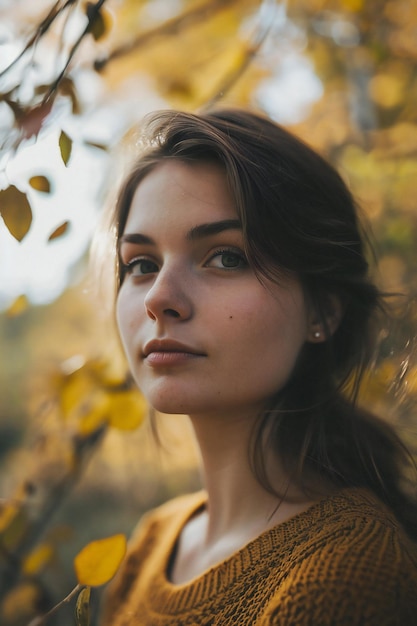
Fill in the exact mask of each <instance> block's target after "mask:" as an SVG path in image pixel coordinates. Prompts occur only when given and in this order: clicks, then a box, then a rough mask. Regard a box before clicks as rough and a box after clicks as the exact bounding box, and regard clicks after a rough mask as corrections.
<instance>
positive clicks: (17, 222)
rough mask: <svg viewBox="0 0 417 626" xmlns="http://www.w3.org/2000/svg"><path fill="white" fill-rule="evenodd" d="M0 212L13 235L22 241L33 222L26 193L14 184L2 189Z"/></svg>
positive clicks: (0, 193)
mask: <svg viewBox="0 0 417 626" xmlns="http://www.w3.org/2000/svg"><path fill="white" fill-rule="evenodd" d="M0 214H1V216H2V218H3V220H4V223H5V224H6V226H7V228H8V229H9V231H10V233H11V234H12V235H13V237H14V238H15V239H17V240H18V241H22V239H23V237H24V236H25V235H26V234H27V233H28V231H29V228H30V225H31V224H32V209H31V208H30V204H29V201H28V199H27V196H26V194H25V193H23V192H22V191H19V189H17V187H15V186H14V185H10V187H8V188H7V189H4V190H3V191H0Z"/></svg>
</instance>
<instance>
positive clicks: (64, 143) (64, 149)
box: [59, 130, 72, 165]
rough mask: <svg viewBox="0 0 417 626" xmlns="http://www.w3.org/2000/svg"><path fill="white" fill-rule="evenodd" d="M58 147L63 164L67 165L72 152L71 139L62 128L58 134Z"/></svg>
mask: <svg viewBox="0 0 417 626" xmlns="http://www.w3.org/2000/svg"><path fill="white" fill-rule="evenodd" d="M59 149H60V151H61V157H62V160H63V161H64V164H65V165H68V161H69V160H70V156H71V152H72V139H71V137H68V135H67V133H66V132H65V131H64V130H63V131H61V134H60V136H59Z"/></svg>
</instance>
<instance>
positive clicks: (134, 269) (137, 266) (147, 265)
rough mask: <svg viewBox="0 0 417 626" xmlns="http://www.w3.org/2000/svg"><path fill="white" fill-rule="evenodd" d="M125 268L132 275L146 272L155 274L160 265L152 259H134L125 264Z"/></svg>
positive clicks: (135, 275)
mask: <svg viewBox="0 0 417 626" xmlns="http://www.w3.org/2000/svg"><path fill="white" fill-rule="evenodd" d="M124 270H125V273H126V274H129V275H130V276H133V277H139V276H144V275H145V274H154V273H155V272H157V271H158V266H157V264H156V263H154V261H151V260H150V259H132V260H131V261H129V263H126V264H125V265H124Z"/></svg>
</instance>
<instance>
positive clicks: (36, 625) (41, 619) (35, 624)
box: [28, 585, 84, 626]
mask: <svg viewBox="0 0 417 626" xmlns="http://www.w3.org/2000/svg"><path fill="white" fill-rule="evenodd" d="M83 587H84V585H76V586H75V587H74V589H73V590H72V591H70V593H69V594H68V595H67V596H65V598H64V599H63V600H61V602H58V604H55V606H53V607H52V609H50V610H49V611H48V613H45V615H40V616H38V617H35V618H34V619H33V620H31V621H30V622H29V624H28V626H43V625H44V624H45V623H46V621H47V620H48V619H49V618H50V617H51V616H52V615H54V614H55V613H56V612H57V611H58V610H59V609H60V608H61V607H62V606H63V605H64V604H68V602H71V600H72V598H73V597H74V596H75V595H77V593H78V592H79V591H81V590H82V589H83Z"/></svg>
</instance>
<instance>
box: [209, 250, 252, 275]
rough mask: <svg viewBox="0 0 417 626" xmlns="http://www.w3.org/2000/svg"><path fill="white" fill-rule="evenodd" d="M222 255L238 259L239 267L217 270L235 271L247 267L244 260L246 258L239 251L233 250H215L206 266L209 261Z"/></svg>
mask: <svg viewBox="0 0 417 626" xmlns="http://www.w3.org/2000/svg"><path fill="white" fill-rule="evenodd" d="M224 254H230V255H231V256H234V257H237V258H238V259H239V262H240V263H241V265H240V266H238V267H230V268H226V267H224V268H218V269H225V270H227V269H229V270H237V269H241V268H242V267H247V266H248V261H247V259H246V256H245V255H244V254H243V252H241V251H240V250H236V249H235V248H219V249H218V250H216V251H215V252H214V253H213V254H212V255H211V256H210V258H209V260H208V261H207V263H206V265H207V264H208V263H210V261H212V260H213V259H215V258H216V257H219V256H222V255H224Z"/></svg>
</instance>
